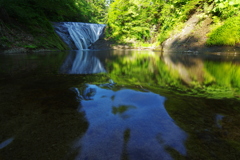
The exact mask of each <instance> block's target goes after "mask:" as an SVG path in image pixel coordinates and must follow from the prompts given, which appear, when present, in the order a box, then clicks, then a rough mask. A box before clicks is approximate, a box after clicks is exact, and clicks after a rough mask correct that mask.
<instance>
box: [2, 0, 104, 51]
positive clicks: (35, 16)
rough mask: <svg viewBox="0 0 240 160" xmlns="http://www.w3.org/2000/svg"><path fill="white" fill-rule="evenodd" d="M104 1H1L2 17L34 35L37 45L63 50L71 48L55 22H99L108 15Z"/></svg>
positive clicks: (14, 26)
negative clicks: (64, 40) (57, 30)
mask: <svg viewBox="0 0 240 160" xmlns="http://www.w3.org/2000/svg"><path fill="white" fill-rule="evenodd" d="M104 3H105V2H104V1H103V0H91V1H90V0H41V1H39V0H0V13H1V14H2V13H4V15H0V22H1V19H2V20H3V21H5V23H7V24H10V25H12V26H11V27H13V28H21V29H23V30H25V31H26V32H28V33H30V34H32V35H33V36H34V37H35V38H34V39H35V42H34V43H35V44H34V46H37V47H34V48H38V47H43V48H57V49H61V50H62V49H66V48H67V47H66V45H65V44H64V43H63V42H62V40H61V39H60V38H59V37H58V36H57V35H56V34H55V32H54V29H53V27H52V24H51V22H54V21H55V22H57V21H78V22H99V21H101V20H102V19H103V17H104V15H103V14H102V13H103V12H105V10H104V9H105V8H104V6H105V5H104ZM15 39H18V37H15ZM1 41H2V40H1ZM27 48H29V46H28V47H27ZM30 48H31V47H30Z"/></svg>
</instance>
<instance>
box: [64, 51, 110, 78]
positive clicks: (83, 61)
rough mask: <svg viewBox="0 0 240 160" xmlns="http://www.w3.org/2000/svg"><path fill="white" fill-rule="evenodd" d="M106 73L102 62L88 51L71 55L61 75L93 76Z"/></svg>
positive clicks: (66, 60)
mask: <svg viewBox="0 0 240 160" xmlns="http://www.w3.org/2000/svg"><path fill="white" fill-rule="evenodd" d="M101 72H106V70H105V69H104V67H103V65H102V63H101V62H100V60H99V59H98V58H97V57H95V56H94V55H93V53H92V52H90V51H89V52H88V51H84V52H83V51H81V50H79V51H76V52H72V53H70V54H69V55H68V56H67V58H66V59H65V62H64V63H63V65H62V66H61V68H60V73H67V74H93V73H101Z"/></svg>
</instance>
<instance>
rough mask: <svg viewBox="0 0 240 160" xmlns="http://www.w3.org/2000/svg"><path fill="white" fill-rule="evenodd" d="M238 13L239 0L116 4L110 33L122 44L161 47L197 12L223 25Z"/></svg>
mask: <svg viewBox="0 0 240 160" xmlns="http://www.w3.org/2000/svg"><path fill="white" fill-rule="evenodd" d="M239 10H240V2H239V0H168V1H164V0H150V1H149V0H126V1H123V0H115V1H114V2H113V3H112V4H111V5H110V8H109V10H108V21H107V24H108V29H107V31H108V36H109V37H111V38H113V39H115V40H117V41H119V42H126V43H139V42H143V43H155V42H157V43H158V44H160V43H162V42H163V41H164V40H166V39H167V38H168V37H169V36H170V35H171V33H172V32H173V30H179V29H181V27H182V25H181V24H183V23H184V22H185V21H186V20H187V19H188V18H189V17H190V16H191V15H192V14H193V13H195V12H200V13H201V14H200V16H201V17H200V18H206V17H214V18H215V19H214V20H215V21H217V20H218V21H220V22H221V21H224V20H225V19H227V18H231V17H234V16H236V15H237V14H239ZM235 26H236V25H235ZM235 26H234V27H235ZM235 30H238V27H237V28H235ZM224 32H225V31H224ZM223 39H224V38H223ZM229 43H230V44H233V42H232V40H230V42H228V43H227V44H229Z"/></svg>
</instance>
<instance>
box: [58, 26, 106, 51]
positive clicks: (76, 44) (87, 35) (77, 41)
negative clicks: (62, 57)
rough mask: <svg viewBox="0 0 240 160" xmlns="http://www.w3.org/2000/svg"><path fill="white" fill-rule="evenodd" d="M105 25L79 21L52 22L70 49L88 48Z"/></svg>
mask: <svg viewBox="0 0 240 160" xmlns="http://www.w3.org/2000/svg"><path fill="white" fill-rule="evenodd" d="M105 26H106V25H104V24H93V23H81V22H54V23H53V27H54V28H55V31H56V33H57V34H58V35H59V36H60V37H61V38H62V40H63V41H64V42H65V43H66V44H67V45H68V46H69V48H70V49H78V50H82V49H88V48H89V47H90V46H91V45H92V44H93V43H94V42H96V41H97V40H98V39H99V37H100V36H101V35H102V33H103V30H104V28H105Z"/></svg>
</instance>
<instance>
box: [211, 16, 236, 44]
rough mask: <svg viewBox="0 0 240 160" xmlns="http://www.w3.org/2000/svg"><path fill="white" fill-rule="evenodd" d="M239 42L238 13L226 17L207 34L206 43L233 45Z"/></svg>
mask: <svg viewBox="0 0 240 160" xmlns="http://www.w3.org/2000/svg"><path fill="white" fill-rule="evenodd" d="M236 43H240V15H239V16H236V17H231V18H228V19H227V20H226V21H225V23H224V24H223V25H221V26H219V27H217V28H216V29H215V30H213V31H212V32H211V33H210V34H209V39H208V40H207V44H208V45H235V44H236Z"/></svg>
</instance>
